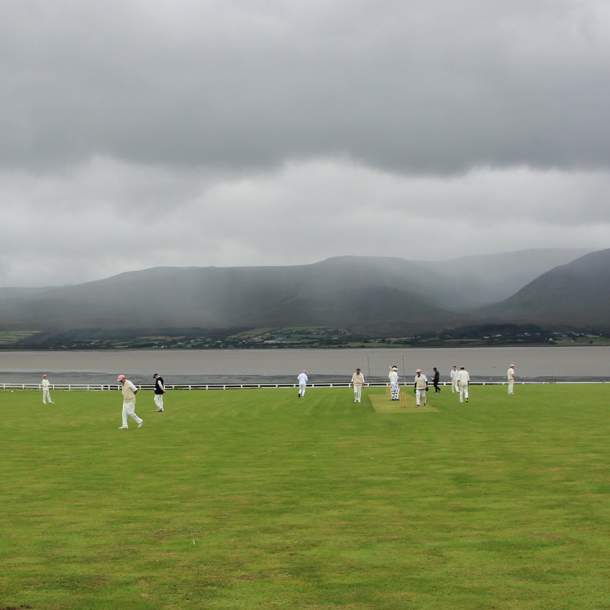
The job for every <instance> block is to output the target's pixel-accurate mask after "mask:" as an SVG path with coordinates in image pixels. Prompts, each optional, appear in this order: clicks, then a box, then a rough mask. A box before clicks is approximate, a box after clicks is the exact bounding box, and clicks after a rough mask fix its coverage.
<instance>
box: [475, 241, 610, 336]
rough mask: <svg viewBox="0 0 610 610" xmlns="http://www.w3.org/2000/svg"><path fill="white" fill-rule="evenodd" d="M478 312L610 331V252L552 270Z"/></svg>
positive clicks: (545, 323)
mask: <svg viewBox="0 0 610 610" xmlns="http://www.w3.org/2000/svg"><path fill="white" fill-rule="evenodd" d="M481 313H482V314H483V315H486V316H489V317H491V318H493V319H500V320H511V321H514V322H531V323H539V324H543V325H545V326H547V327H548V326H551V325H552V326H565V327H572V328H595V329H599V330H607V329H610V250H600V251H599V252H592V253H591V254H586V255H585V256H583V257H581V258H579V259H577V260H575V261H573V262H571V263H569V264H566V265H561V266H559V267H556V268H555V269H552V270H550V271H548V272H546V273H544V274H542V275H541V276H540V277H539V278H537V279H535V280H534V281H532V282H530V283H529V284H528V285H527V286H525V287H524V288H522V289H521V290H519V291H518V292H517V293H516V294H515V295H514V296H512V297H510V298H509V299H506V300H505V301H503V302H502V303H499V304H497V305H493V306H491V307H488V308H485V309H484V310H482V312H481Z"/></svg>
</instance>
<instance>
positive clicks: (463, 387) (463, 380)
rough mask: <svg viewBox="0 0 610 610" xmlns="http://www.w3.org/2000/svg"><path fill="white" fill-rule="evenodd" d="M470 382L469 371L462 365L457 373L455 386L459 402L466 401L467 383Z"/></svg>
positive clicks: (467, 394)
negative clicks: (458, 394)
mask: <svg viewBox="0 0 610 610" xmlns="http://www.w3.org/2000/svg"><path fill="white" fill-rule="evenodd" d="M469 384H470V373H469V372H468V371H467V370H466V369H465V368H464V367H463V366H461V367H460V370H459V371H458V373H457V388H458V392H459V393H460V402H464V401H466V402H468V398H469V392H468V385H469Z"/></svg>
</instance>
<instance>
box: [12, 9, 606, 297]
mask: <svg viewBox="0 0 610 610" xmlns="http://www.w3.org/2000/svg"><path fill="white" fill-rule="evenodd" d="M609 109H610V2H608V1H607V0H502V1H499V0H460V1H459V2H448V1H447V0H307V1H304V0H241V1H240V0H154V1H151V0H116V1H115V0H105V1H104V2H98V1H94V0H54V1H53V2H49V1H48V0H2V2H0V134H1V137H0V205H1V206H2V211H3V214H2V220H3V225H4V230H3V231H2V239H1V240H0V285H35V284H56V283H72V282H78V281H82V280H87V279H95V278H99V277H103V276H107V275H112V274H114V273H118V272H121V271H125V270H130V269H138V268H143V267H150V266H155V265H253V264H290V263H304V262H313V261H316V260H319V259H322V258H325V257H328V256H334V255H342V254H367V255H391V256H403V257H406V258H427V259H438V258H448V257H453V256H461V255H464V254H476V253H483V252H499V251H507V250H517V249H522V248H537V247H562V246H566V247H586V248H604V247H610V111H609Z"/></svg>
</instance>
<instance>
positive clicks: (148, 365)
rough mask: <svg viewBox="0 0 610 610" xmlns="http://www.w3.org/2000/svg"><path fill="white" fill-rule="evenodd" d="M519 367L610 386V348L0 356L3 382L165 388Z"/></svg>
mask: <svg viewBox="0 0 610 610" xmlns="http://www.w3.org/2000/svg"><path fill="white" fill-rule="evenodd" d="M511 362H515V363H516V364H517V372H518V374H519V375H520V376H521V377H522V378H528V379H536V378H546V379H562V378H563V379H607V378H610V347H499V348H488V347H484V348H465V349H459V348H455V349H448V348H435V349H400V350H399V349H346V350H301V349H295V350H289V349H282V350H193V351H182V350H142V351H140V350H124V351H123V350H122V351H99V352H95V351H83V352H48V351H27V352H25V351H24V352H3V351H0V382H10V381H16V382H20V383H28V382H35V381H38V380H39V378H40V375H41V373H43V372H47V373H49V376H50V377H51V381H55V382H58V383H59V382H72V383H109V382H112V381H113V380H114V379H115V378H116V374H117V373H119V372H125V373H127V374H128V375H130V376H131V377H132V378H133V379H134V380H135V381H138V382H140V383H141V382H144V381H146V382H148V381H149V380H150V376H151V375H152V373H153V372H156V371H159V372H161V373H162V374H163V375H164V376H165V378H166V382H167V383H172V382H175V383H179V382H180V383H198V382H199V383H201V382H204V383H218V382H227V383H230V382H248V381H274V382H282V381H293V379H294V377H295V376H296V374H297V373H298V372H299V371H300V370H302V369H305V370H307V371H308V372H309V374H310V377H311V378H312V381H315V380H316V379H318V380H320V381H332V380H336V381H339V380H340V381H345V380H346V378H349V377H350V376H351V373H352V371H353V370H354V369H355V368H356V367H360V368H362V369H363V370H364V372H365V374H366V375H368V376H369V377H370V378H371V379H372V378H373V377H381V378H383V379H385V377H386V375H387V371H388V366H389V365H391V364H397V365H398V367H399V369H400V372H401V374H403V373H404V371H406V372H407V373H408V376H411V375H412V373H413V371H414V370H415V369H416V368H422V369H424V370H425V371H426V372H430V371H431V370H432V367H433V366H437V367H438V368H439V370H440V371H441V375H442V376H443V378H445V377H446V376H447V373H448V371H449V369H450V367H451V365H453V364H456V365H458V366H460V365H464V366H465V367H466V368H467V369H468V370H469V371H470V373H471V375H472V377H473V378H474V379H477V378H478V379H495V378H503V377H504V374H505V371H506V368H507V366H508V364H510V363H511Z"/></svg>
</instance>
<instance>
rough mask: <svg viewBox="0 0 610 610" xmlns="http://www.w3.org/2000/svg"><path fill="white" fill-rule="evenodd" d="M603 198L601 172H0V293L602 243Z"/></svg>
mask: <svg viewBox="0 0 610 610" xmlns="http://www.w3.org/2000/svg"><path fill="white" fill-rule="evenodd" d="M608 192H610V176H609V175H608V174H605V173H599V172H570V173H565V172H559V171H552V172H548V171H536V170H530V169H524V168H519V169H508V170H489V169H488V170H477V171H473V172H469V173H467V174H464V175H459V176H449V177H445V178H434V177H430V176H425V177H417V176H402V175H398V174H390V173H385V172H380V171H377V170H374V169H370V168H368V169H367V168H365V167H362V166H360V165H356V164H353V163H349V162H339V161H336V160H333V159H329V160H317V161H309V162H305V163H303V162H298V163H290V164H286V165H284V166H282V167H281V168H280V169H278V170H277V171H275V172H260V173H258V174H255V173H252V174H248V175H241V176H235V175H218V176H213V175H209V174H207V175H202V174H200V173H199V172H198V171H196V170H185V171H183V172H170V171H167V170H165V171H161V170H159V169H157V168H151V167H142V166H138V167H134V166H132V165H130V164H126V163H118V162H117V161H113V160H107V159H96V160H94V161H91V162H89V163H85V164H82V165H80V166H78V167H75V168H73V169H72V170H71V171H70V172H67V173H64V174H62V175H59V174H58V175H53V176H48V175H47V176H39V175H33V174H30V173H24V172H1V173H0V200H1V201H7V202H21V205H13V206H12V207H11V209H10V218H11V222H10V231H7V232H6V233H5V234H3V239H2V241H1V242H0V285H40V284H56V283H76V282H80V281H84V280H87V279H97V278H99V277H102V276H107V275H113V274H116V273H120V272H122V271H125V270H129V269H139V268H144V267H150V266H155V265H210V264H214V265H257V264H297V263H307V262H314V261H316V260H320V259H322V258H326V257H329V256H336V255H344V254H361V255H384V256H401V257H405V258H413V259H444V258H449V257H452V256H457V255H463V254H479V253H482V252H498V251H510V250H517V249H521V248H533V247H586V248H591V249H594V248H603V247H607V246H608V236H609V235H610V210H609V209H608V207H607V206H606V205H605V203H604V199H603V197H600V193H603V194H607V193H608ZM158 193H162V197H157V194H158ZM58 202H60V203H59V204H58ZM83 202H86V204H83Z"/></svg>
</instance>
